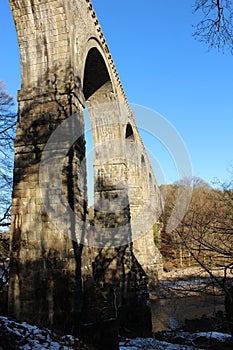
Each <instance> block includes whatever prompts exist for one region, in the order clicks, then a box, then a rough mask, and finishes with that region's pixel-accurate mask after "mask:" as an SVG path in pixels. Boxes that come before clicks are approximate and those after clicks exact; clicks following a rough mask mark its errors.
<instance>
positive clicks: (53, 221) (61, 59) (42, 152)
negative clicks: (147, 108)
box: [8, 0, 161, 349]
mask: <svg viewBox="0 0 233 350" xmlns="http://www.w3.org/2000/svg"><path fill="white" fill-rule="evenodd" d="M10 6H11V9H12V13H13V18H14V21H15V25H16V31H17V35H18V43H19V49H20V57H21V76H22V85H21V90H20V91H19V92H18V122H17V132H16V140H15V167H14V188H13V204H12V227H11V236H12V237H11V260H10V282H9V295H8V299H9V301H8V303H9V314H12V315H14V316H15V317H16V318H17V319H19V320H26V321H29V322H32V323H36V324H41V325H46V326H48V325H54V327H56V328H60V329H61V330H62V331H64V332H73V333H74V334H76V333H78V334H81V336H82V335H83V336H84V335H85V334H86V336H87V337H88V334H89V332H90V334H92V337H93V338H94V337H96V339H97V338H98V339H97V340H96V342H97V343H99V344H101V331H102V332H105V335H106V334H108V335H109V337H110V338H111V334H113V333H114V334H117V333H118V332H119V329H120V330H121V331H122V332H124V330H125V329H126V328H127V329H128V330H130V331H131V332H132V334H133V333H134V334H146V333H148V332H149V331H150V327H151V319H150V309H149V307H148V279H149V288H153V286H154V285H155V284H156V280H157V272H158V270H159V267H160V254H159V252H158V250H157V248H156V247H155V245H154V240H153V228H152V226H153V223H155V222H156V221H157V219H158V216H159V214H160V212H161V199H160V194H159V190H158V186H157V183H156V179H155V177H154V175H153V171H152V169H151V165H150V162H149V159H148V156H147V154H146V151H145V148H144V146H143V144H142V141H141V138H140V135H139V132H138V130H137V127H136V123H135V120H134V117H133V115H132V113H131V110H130V107H129V105H128V102H127V99H126V96H125V94H124V90H123V88H122V85H121V82H120V79H119V76H118V74H117V71H116V67H115V65H114V62H113V59H112V56H111V54H110V51H109V48H108V46H107V44H106V41H105V39H104V35H103V32H102V30H101V27H100V24H99V22H98V19H97V17H96V14H95V12H94V9H93V7H92V4H91V2H90V1H88V0H69V1H67V0H10ZM85 108H87V109H88V111H89V116H90V120H91V128H92V136H93V143H94V164H93V166H94V193H95V199H94V210H93V213H91V210H90V209H89V208H88V203H87V186H86V163H85V135H84V117H83V114H84V109H85ZM93 329H94V330H95V332H94V333H93ZM106 329H107V330H108V331H107V332H106ZM93 334H95V335H93ZM105 338H106V336H105ZM101 346H102V349H103V348H104V346H103V344H102V345H101ZM111 346H112V345H111ZM111 348H112V349H113V348H114V347H111Z"/></svg>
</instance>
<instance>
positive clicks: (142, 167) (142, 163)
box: [141, 154, 147, 173]
mask: <svg viewBox="0 0 233 350" xmlns="http://www.w3.org/2000/svg"><path fill="white" fill-rule="evenodd" d="M141 169H142V173H146V171H147V168H146V161H145V157H144V155H143V154H142V155H141Z"/></svg>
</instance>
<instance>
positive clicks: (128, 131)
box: [125, 123, 134, 141]
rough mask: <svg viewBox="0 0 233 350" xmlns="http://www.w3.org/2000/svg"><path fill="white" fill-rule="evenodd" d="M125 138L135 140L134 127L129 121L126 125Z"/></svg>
mask: <svg viewBox="0 0 233 350" xmlns="http://www.w3.org/2000/svg"><path fill="white" fill-rule="evenodd" d="M125 138H126V140H129V141H134V133H133V128H132V126H131V124H130V123H128V124H127V126H126V131H125Z"/></svg>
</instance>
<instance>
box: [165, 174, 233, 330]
mask: <svg viewBox="0 0 233 350" xmlns="http://www.w3.org/2000/svg"><path fill="white" fill-rule="evenodd" d="M232 179H233V172H232ZM194 183H195V184H196V185H195V186H194V189H193V196H192V200H191V203H190V206H189V208H188V211H187V212H186V214H185V216H184V218H183V220H182V222H181V223H180V224H179V225H178V226H177V228H176V229H175V230H174V232H172V233H170V237H171V239H172V244H173V247H174V249H175V250H176V254H177V256H179V258H180V259H179V261H180V262H182V264H186V265H198V266H200V267H201V268H202V269H203V271H205V272H206V273H207V274H208V275H209V277H210V278H211V282H212V283H213V284H214V285H215V286H216V289H218V290H221V291H222V294H223V295H224V296H225V300H226V314H227V317H228V320H229V326H230V330H231V332H232V334H233V287H231V285H232V280H233V276H232V273H233V251H232V247H233V186H232V183H233V182H232V180H230V181H229V182H226V183H222V184H221V188H219V189H213V188H211V187H210V186H208V185H206V184H205V183H204V182H203V181H196V180H195V182H194ZM184 185H185V186H187V181H186V182H185V183H184V182H181V183H180V184H176V185H174V186H173V187H171V188H170V191H172V192H173V193H174V191H177V186H184ZM171 198H172V197H171V195H170V196H168V199H170V200H171ZM173 201H174V200H173ZM172 206H173V204H172V202H170V203H167V204H166V203H165V216H164V224H165V225H166V218H167V217H168V216H169V212H171V210H172ZM166 210H167V213H166Z"/></svg>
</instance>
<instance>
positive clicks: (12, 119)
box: [0, 81, 16, 227]
mask: <svg viewBox="0 0 233 350" xmlns="http://www.w3.org/2000/svg"><path fill="white" fill-rule="evenodd" d="M13 107H14V101H13V98H12V97H11V96H9V94H8V93H7V91H6V89H5V85H4V83H3V82H2V81H0V164H1V165H0V227H7V226H9V225H10V214H11V194H12V179H13V146H14V137H15V125H16V114H15V113H14V111H13Z"/></svg>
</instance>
